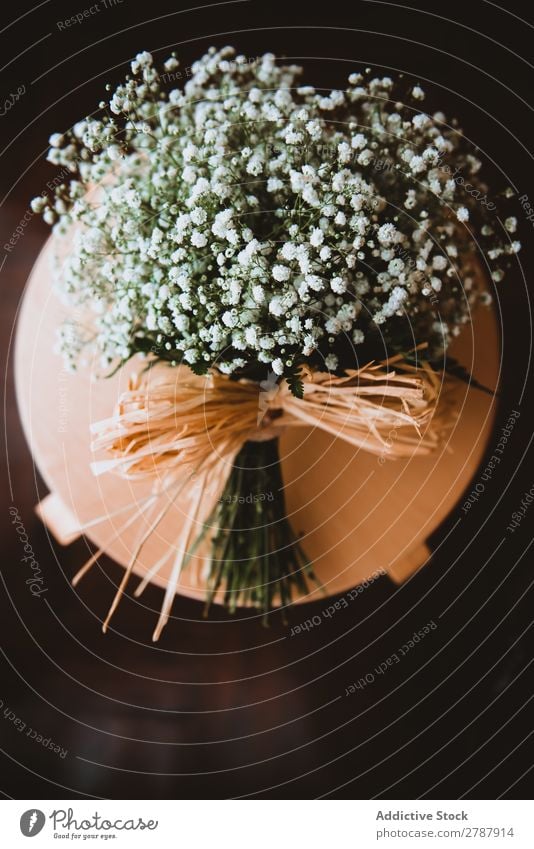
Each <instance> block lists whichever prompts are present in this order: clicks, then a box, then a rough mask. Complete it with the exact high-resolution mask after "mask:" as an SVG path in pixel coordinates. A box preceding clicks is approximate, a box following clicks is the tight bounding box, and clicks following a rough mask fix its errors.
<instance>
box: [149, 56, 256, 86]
mask: <svg viewBox="0 0 534 849" xmlns="http://www.w3.org/2000/svg"><path fill="white" fill-rule="evenodd" d="M238 58H240V59H241V61H237V59H238ZM261 61H262V57H261V56H241V57H236V58H235V59H224V60H223V64H224V67H225V70H226V72H235V71H236V70H241V71H242V70H244V69H245V68H246V67H247V66H248V67H249V68H253V67H255V66H256V65H257V64H258V63H259V62H261ZM192 76H193V68H192V67H191V66H189V65H188V66H187V67H185V68H184V69H183V70H182V69H181V68H180V66H179V64H178V62H176V67H175V68H173V69H172V70H169V71H164V72H163V73H162V74H159V76H158V79H159V80H160V82H162V83H175V82H178V81H179V80H188V79H190V78H191V77H192Z"/></svg>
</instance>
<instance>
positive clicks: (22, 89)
mask: <svg viewBox="0 0 534 849" xmlns="http://www.w3.org/2000/svg"><path fill="white" fill-rule="evenodd" d="M25 94H26V86H25V85H24V83H22V84H21V85H19V87H18V88H17V90H16V91H14V92H9V94H8V96H7V97H6V99H5V100H4V102H3V103H2V105H1V106H0V118H4V117H5V116H6V115H7V113H8V112H11V110H12V109H13V107H14V105H15V104H16V103H18V101H19V100H20V98H21V97H22V96H23V95H25Z"/></svg>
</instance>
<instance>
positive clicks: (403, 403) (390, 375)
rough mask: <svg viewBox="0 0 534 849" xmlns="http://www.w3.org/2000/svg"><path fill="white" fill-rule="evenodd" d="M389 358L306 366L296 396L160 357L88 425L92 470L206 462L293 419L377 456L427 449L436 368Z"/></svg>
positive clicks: (156, 472)
mask: <svg viewBox="0 0 534 849" xmlns="http://www.w3.org/2000/svg"><path fill="white" fill-rule="evenodd" d="M394 359H395V360H396V361H397V368H396V369H395V370H394V369H391V368H390V366H391V364H392V362H393V360H389V361H388V363H387V364H381V363H373V362H370V363H367V364H366V365H364V366H363V367H362V368H360V369H353V370H348V371H347V372H346V374H345V376H343V377H335V376H332V375H330V374H328V373H324V372H312V371H310V370H309V369H307V368H305V369H304V370H303V373H302V379H303V385H304V397H303V398H296V397H294V395H292V394H291V392H290V390H289V387H288V386H287V384H286V383H285V382H284V383H282V384H281V385H275V386H274V388H272V387H269V389H268V390H263V389H262V386H263V385H264V384H260V385H258V384H257V383H255V382H252V381H246V380H241V381H235V380H230V379H229V378H228V377H225V376H224V375H221V374H219V373H217V372H212V373H211V374H209V375H208V376H206V377H198V376H196V375H194V374H192V373H191V371H190V370H189V369H188V368H187V367H185V366H184V367H178V368H175V369H169V368H168V367H161V368H159V369H156V370H155V372H153V373H152V374H150V375H149V377H148V378H147V379H146V380H144V381H139V380H138V378H137V377H135V376H134V377H132V378H131V379H130V385H129V388H128V390H127V391H126V392H124V393H123V394H122V395H121V397H120V398H119V401H118V405H117V409H116V411H115V414H114V415H113V417H112V418H110V419H106V420H104V421H100V422H97V423H96V424H93V425H92V432H93V434H94V437H95V438H94V441H93V444H92V448H93V450H94V451H101V450H104V451H106V452H107V453H108V459H105V460H101V461H97V462H95V463H93V464H92V469H93V472H94V474H102V473H103V472H108V471H113V472H116V473H119V474H120V475H122V476H123V477H127V478H146V477H153V478H154V479H155V480H156V479H159V480H162V479H163V478H165V477H166V476H167V475H168V474H169V473H171V474H179V473H180V472H181V471H183V472H185V473H187V471H189V472H191V471H192V470H193V469H199V468H202V469H205V468H209V467H210V466H212V465H213V464H214V463H217V462H218V461H220V459H221V458H224V457H226V458H228V457H230V458H233V456H235V454H236V453H237V451H238V450H239V449H240V448H241V446H242V445H243V443H244V442H245V441H247V440H261V439H272V438H274V437H276V436H279V435H280V433H281V431H282V430H283V429H285V428H288V427H295V426H308V427H312V428H319V429H320V430H324V431H327V432H328V433H331V434H333V435H334V436H336V437H338V438H339V439H342V440H344V441H345V442H348V443H350V444H351V445H354V446H355V447H357V448H361V449H362V450H364V451H369V452H371V453H373V454H378V455H381V456H383V455H387V456H390V457H392V458H394V457H409V456H412V455H414V454H428V453H429V452H430V451H433V450H434V449H435V448H436V447H437V446H438V444H439V442H440V438H441V434H442V433H443V429H444V427H445V426H446V424H447V419H448V415H447V411H446V410H445V409H443V408H442V405H440V406H438V400H439V397H440V388H441V380H440V377H439V376H438V374H437V373H436V372H434V371H433V370H432V369H431V368H430V366H428V365H427V364H426V363H425V364H422V365H421V366H420V367H419V368H415V367H414V366H411V365H408V364H407V363H405V362H404V361H403V360H402V359H401V358H394ZM392 431H394V432H395V438H394V439H391V432H392Z"/></svg>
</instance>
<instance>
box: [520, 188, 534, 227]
mask: <svg viewBox="0 0 534 849" xmlns="http://www.w3.org/2000/svg"><path fill="white" fill-rule="evenodd" d="M518 200H519V203H520V204H521V209H522V210H523V212H524V213H525V219H526V220H527V221H530V223H531V224H532V226H533V227H534V206H532V204H531V202H530V200H529V197H528V195H521V196H520V197H519V198H518Z"/></svg>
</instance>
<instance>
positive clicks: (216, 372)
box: [33, 47, 519, 611]
mask: <svg viewBox="0 0 534 849" xmlns="http://www.w3.org/2000/svg"><path fill="white" fill-rule="evenodd" d="M177 67H178V61H177V59H176V57H175V56H171V58H170V59H168V61H167V62H165V63H164V66H163V68H162V69H161V70H158V69H157V68H156V66H155V64H154V61H153V58H152V56H151V55H150V54H149V53H140V54H139V55H138V56H137V57H136V58H135V60H134V61H133V62H132V63H131V75H130V76H128V77H127V78H126V80H125V82H124V83H122V84H121V85H119V86H118V87H117V88H116V90H115V91H114V92H113V93H112V94H111V96H110V97H109V100H108V101H104V102H102V103H101V104H100V113H99V115H98V117H93V116H91V117H87V118H86V119H84V120H83V121H81V122H80V123H78V124H76V125H75V126H74V127H73V129H72V130H71V131H69V132H66V133H64V134H56V135H54V136H52V138H51V140H50V141H51V150H50V153H49V157H48V158H49V159H50V161H51V162H52V163H53V164H54V165H57V166H61V168H62V173H63V174H68V175H69V178H68V179H67V180H65V181H63V182H61V184H60V185H58V186H57V188H56V189H55V192H54V195H53V197H51V198H46V197H39V198H36V199H35V200H34V202H33V208H34V210H35V211H39V212H43V214H44V218H45V220H46V221H47V222H48V223H50V224H52V225H53V226H54V231H55V232H56V233H57V234H59V235H61V236H64V237H65V238H66V239H69V240H70V241H69V249H68V251H67V252H66V258H65V257H64V258H63V259H62V260H61V262H60V263H59V265H58V269H57V281H58V287H59V288H60V290H61V292H62V293H63V295H64V296H65V297H66V298H67V300H68V301H70V303H72V304H73V305H74V306H76V307H77V308H78V309H79V310H82V311H83V312H84V314H85V315H88V316H90V317H91V318H90V320H89V321H87V320H84V322H83V323H80V324H78V325H76V324H75V323H73V322H70V323H69V324H68V325H67V326H66V327H65V328H64V330H63V336H62V349H63V352H64V354H65V356H66V357H67V359H68V361H69V363H70V365H71V366H73V367H74V366H75V365H76V363H77V362H78V361H79V359H80V358H81V357H82V358H83V356H84V353H83V352H84V350H85V349H86V348H88V347H89V348H92V349H96V350H97V351H98V352H99V355H100V357H101V362H102V366H103V369H107V370H108V371H112V370H114V369H115V368H117V367H119V366H122V365H123V364H124V363H126V362H127V361H128V360H129V359H130V357H132V355H134V354H142V355H143V356H144V357H145V358H146V364H147V367H150V366H152V365H153V364H154V363H158V364H159V365H158V368H160V367H161V363H165V364H166V365H167V366H168V370H169V373H170V369H171V368H172V367H176V366H178V367H180V370H181V371H183V367H184V365H186V366H187V367H188V368H189V369H190V370H192V372H193V373H194V375H196V376H197V377H199V378H200V377H202V376H204V375H205V376H206V378H205V379H206V380H210V379H212V378H213V377H214V376H216V379H217V380H222V379H224V380H225V381H226V382H227V383H228V384H233V383H236V384H240V385H241V384H242V385H246V386H249V385H250V384H254V385H255V386H256V387H257V388H258V393H259V408H260V410H261V399H262V397H266V394H267V396H269V393H271V395H272V394H273V391H274V393H275V392H276V390H277V389H278V388H280V387H282V386H285V387H286V388H285V392H286V396H287V393H289V395H290V396H291V398H293V400H294V401H295V402H298V401H299V399H302V397H303V396H304V399H305V398H306V397H307V395H306V392H305V386H304V383H305V381H304V377H305V376H306V375H308V377H310V375H311V376H312V378H310V379H311V380H315V381H316V382H317V379H319V382H321V381H322V383H321V386H324V385H326V384H325V383H324V381H326V382H327V384H328V386H329V387H330V389H331V390H332V388H333V387H334V386H342V385H343V384H342V383H339V384H338V383H335V381H338V380H339V381H343V379H348V378H347V376H349V377H350V375H351V374H352V375H353V373H355V372H356V371H357V370H358V369H359V368H361V367H362V366H363V365H364V364H367V363H372V362H373V361H384V360H385V359H386V358H388V357H391V356H393V355H402V362H403V363H406V364H407V367H408V368H411V369H412V371H411V372H410V373H411V374H414V373H417V371H418V370H419V369H420V367H421V366H422V363H423V361H425V362H428V363H429V364H431V365H433V367H434V369H443V368H444V363H445V362H446V361H445V359H444V353H445V351H446V349H447V346H448V344H449V342H450V340H451V338H453V337H455V336H456V335H457V334H458V333H459V331H460V329H461V327H462V325H464V324H465V323H466V322H468V321H469V320H470V314H471V310H472V309H473V308H474V307H475V305H476V304H477V303H478V302H480V301H483V302H484V301H485V302H487V301H488V298H489V296H488V295H487V293H486V291H485V289H484V287H483V286H481V275H480V270H479V269H480V259H481V257H482V258H483V260H484V261H486V262H487V263H488V267H489V268H490V271H491V274H492V276H493V280H494V281H495V282H498V281H500V280H501V278H502V276H503V268H504V267H505V265H506V260H507V258H508V255H510V254H513V253H515V252H516V251H517V250H518V249H519V243H518V242H516V241H514V236H513V234H514V232H515V230H516V221H515V219H513V218H511V217H510V218H506V217H505V216H504V217H505V218H506V220H505V226H504V227H503V226H502V225H501V224H500V219H498V218H497V217H496V215H495V214H494V210H495V208H496V206H495V203H494V202H493V201H492V200H491V199H490V198H488V188H487V186H486V185H485V184H484V182H483V180H482V178H481V177H480V175H479V174H480V172H479V169H480V167H481V163H480V161H479V160H478V158H477V156H476V152H475V151H474V150H473V149H472V148H471V146H470V145H469V144H468V143H467V142H466V140H465V139H464V137H463V135H462V133H461V131H460V130H459V129H458V128H457V126H456V124H455V123H454V122H453V123H452V124H449V123H447V120H446V118H445V116H444V115H443V114H441V113H438V114H433V115H430V114H427V113H426V112H425V111H424V99H425V95H424V92H423V91H422V89H421V88H420V87H419V86H418V85H415V86H413V85H412V86H409V85H405V84H404V82H403V81H402V80H401V81H397V82H394V81H393V80H392V79H390V78H389V77H381V78H375V77H373V75H372V74H371V73H370V71H366V72H365V73H363V74H360V73H352V74H351V75H350V76H349V79H348V85H347V88H346V89H345V90H344V91H330V92H328V93H325V92H324V91H321V90H317V89H316V88H314V87H312V86H310V85H304V84H303V83H302V82H301V80H300V77H301V74H302V69H301V68H299V67H296V66H294V65H290V66H284V65H281V64H278V63H277V61H276V59H275V57H274V56H273V55H271V54H266V55H265V56H263V57H262V58H260V59H258V60H256V61H254V62H250V61H247V60H246V59H245V57H243V56H236V55H235V52H234V50H233V49H231V48H229V47H226V48H224V49H222V50H216V49H215V48H211V49H210V50H209V51H208V52H207V54H206V55H205V56H203V57H202V59H200V60H199V61H198V62H196V63H195V64H194V65H193V66H192V75H191V77H190V79H189V80H188V81H187V82H186V83H185V85H184V87H183V90H182V89H180V88H173V87H172V84H169V80H170V79H172V78H173V76H177V75H176V74H175V72H176V69H177ZM95 187H96V189H95ZM490 197H491V196H490ZM64 253H65V252H64ZM317 375H319V376H320V377H319V378H317V377H316V376H317ZM313 376H315V377H313ZM328 381H330V382H328ZM353 382H354V381H353ZM262 387H263V389H262ZM269 397H270V396H269ZM276 418H277V411H276V405H273V404H272V403H269V404H267V407H266V412H265V415H263V416H260V417H259V418H258V425H259V426H263V425H264V424H265V422H264V419H266V422H267V425H268V426H272V425H273V423H274V424H275V423H276ZM240 493H242V494H243V497H242V498H241V496H240ZM248 493H253V494H254V497H253V498H251V500H250V501H249V500H246V497H247V494H248ZM260 493H263V494H265V493H274V494H275V497H274V498H273V499H272V500H269V499H267V498H263V499H261V500H260V499H259V494H260ZM256 496H258V497H256ZM208 528H209V532H210V534H211V544H212V556H211V561H210V577H209V581H208V583H209V586H210V592H211V593H212V594H213V593H214V592H215V591H216V590H218V589H219V588H220V587H221V586H224V587H225V588H226V595H225V597H226V600H227V602H228V604H229V605H230V606H231V607H235V606H236V605H237V604H238V603H243V602H244V603H252V604H254V605H257V606H258V607H260V608H261V609H262V610H264V611H268V610H269V609H270V607H271V606H272V604H273V603H274V599H277V600H278V601H280V600H281V601H282V602H283V603H286V602H289V601H290V600H291V593H292V590H293V589H297V590H298V591H300V592H302V591H305V589H306V576H310V575H311V574H312V571H311V565H310V564H309V563H308V561H307V559H306V557H305V555H304V553H303V551H302V549H301V547H300V544H299V542H298V539H297V537H296V536H295V534H294V532H293V531H292V529H291V526H290V524H289V522H288V520H287V518H286V516H285V509H284V503H283V482H282V479H281V474H280V468H279V463H278V453H277V440H276V438H273V439H261V440H257V441H256V440H254V439H247V440H245V443H244V445H243V446H242V447H241V449H240V450H239V451H238V452H237V453H236V454H235V457H234V463H233V469H232V471H231V473H230V475H229V477H228V479H227V481H226V484H225V487H224V490H223V492H222V495H221V498H220V499H219V500H218V502H217V505H216V508H215V511H214V512H213V513H212V514H211V515H210V517H209V521H208V522H206V531H203V533H208V530H207V529H208ZM201 536H202V534H201ZM197 542H198V540H197ZM194 545H196V542H195V543H194ZM193 547H194V546H193Z"/></svg>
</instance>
